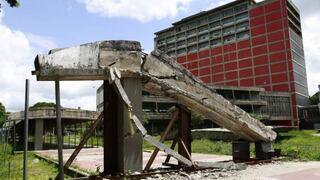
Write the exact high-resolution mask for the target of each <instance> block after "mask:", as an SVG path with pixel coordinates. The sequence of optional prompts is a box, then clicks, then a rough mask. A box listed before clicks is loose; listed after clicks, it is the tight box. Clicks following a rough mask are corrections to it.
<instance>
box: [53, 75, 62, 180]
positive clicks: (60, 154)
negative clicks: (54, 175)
mask: <svg viewBox="0 0 320 180" xmlns="http://www.w3.org/2000/svg"><path fill="white" fill-rule="evenodd" d="M55 90H56V116H57V142H58V159H59V180H63V179H64V172H63V156H62V132H61V105H60V84H59V81H58V80H56V81H55Z"/></svg>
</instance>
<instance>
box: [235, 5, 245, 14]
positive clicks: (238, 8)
mask: <svg viewBox="0 0 320 180" xmlns="http://www.w3.org/2000/svg"><path fill="white" fill-rule="evenodd" d="M247 9H248V5H247V4H242V5H239V6H236V7H235V8H234V12H235V13H239V12H242V11H245V10H247Z"/></svg>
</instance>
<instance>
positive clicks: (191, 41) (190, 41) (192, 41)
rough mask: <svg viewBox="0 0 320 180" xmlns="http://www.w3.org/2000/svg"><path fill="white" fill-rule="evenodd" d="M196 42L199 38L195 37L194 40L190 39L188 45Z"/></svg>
mask: <svg viewBox="0 0 320 180" xmlns="http://www.w3.org/2000/svg"><path fill="white" fill-rule="evenodd" d="M194 42H197V37H193V38H189V39H188V43H189V44H190V43H194Z"/></svg>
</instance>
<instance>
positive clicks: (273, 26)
mask: <svg viewBox="0 0 320 180" xmlns="http://www.w3.org/2000/svg"><path fill="white" fill-rule="evenodd" d="M282 28H283V26H282V21H281V20H280V21H276V22H272V23H269V24H267V32H272V31H277V30H280V29H282Z"/></svg>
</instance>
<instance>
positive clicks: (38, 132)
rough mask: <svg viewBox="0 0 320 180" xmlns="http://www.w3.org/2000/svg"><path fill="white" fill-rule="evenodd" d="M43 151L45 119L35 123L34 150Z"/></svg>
mask: <svg viewBox="0 0 320 180" xmlns="http://www.w3.org/2000/svg"><path fill="white" fill-rule="evenodd" d="M42 149H43V119H36V120H35V123H34V150H42Z"/></svg>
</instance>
